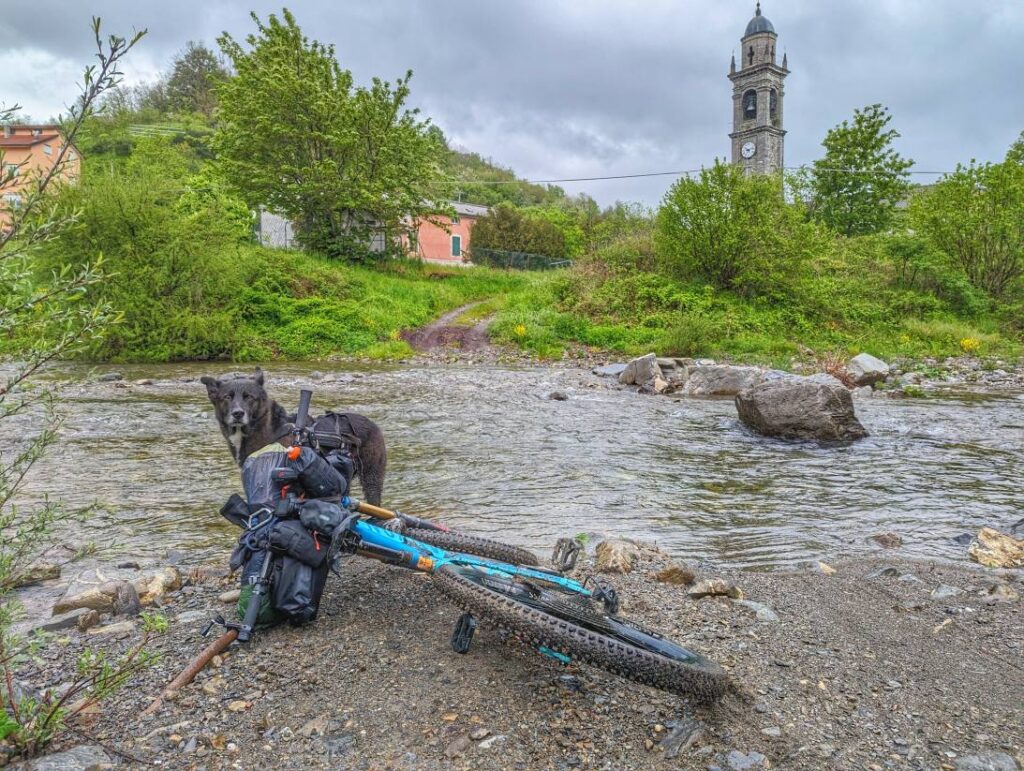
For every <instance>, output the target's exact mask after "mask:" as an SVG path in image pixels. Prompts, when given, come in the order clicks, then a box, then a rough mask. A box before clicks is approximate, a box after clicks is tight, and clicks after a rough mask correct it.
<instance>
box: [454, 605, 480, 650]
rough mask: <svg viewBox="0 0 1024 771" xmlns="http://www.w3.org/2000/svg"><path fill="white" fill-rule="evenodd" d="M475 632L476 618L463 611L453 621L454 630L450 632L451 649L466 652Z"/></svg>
mask: <svg viewBox="0 0 1024 771" xmlns="http://www.w3.org/2000/svg"><path fill="white" fill-rule="evenodd" d="M475 632H476V619H475V618H473V616H472V614H470V613H463V614H462V615H461V616H459V620H458V621H456V622H455V631H454V632H452V650H453V651H455V652H456V653H468V652H469V646H470V643H472V642H473V634H474V633H475Z"/></svg>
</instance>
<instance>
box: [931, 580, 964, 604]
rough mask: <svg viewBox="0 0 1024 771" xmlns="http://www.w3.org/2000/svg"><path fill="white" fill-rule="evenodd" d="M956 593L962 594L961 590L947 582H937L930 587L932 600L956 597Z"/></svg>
mask: <svg viewBox="0 0 1024 771" xmlns="http://www.w3.org/2000/svg"><path fill="white" fill-rule="evenodd" d="M958 594H963V590H962V589H958V588H957V587H955V586H949V585H948V584H939V585H938V586H936V587H935V588H934V589H932V593H931V598H932V599H933V600H948V599H949V598H950V597H956V596H957V595H958Z"/></svg>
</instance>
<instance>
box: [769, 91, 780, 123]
mask: <svg viewBox="0 0 1024 771" xmlns="http://www.w3.org/2000/svg"><path fill="white" fill-rule="evenodd" d="M768 117H769V118H771V119H772V122H773V123H774V122H775V121H776V120H778V118H779V92H778V91H776V90H775V89H774V88H773V89H772V90H771V91H769V92H768Z"/></svg>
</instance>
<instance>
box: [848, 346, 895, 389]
mask: <svg viewBox="0 0 1024 771" xmlns="http://www.w3.org/2000/svg"><path fill="white" fill-rule="evenodd" d="M846 371H847V372H848V373H849V375H850V377H852V378H853V382H855V383H856V384H857V385H859V386H864V385H871V384H872V383H877V382H878V381H880V380H885V379H886V378H887V377H889V365H888V364H886V363H885V362H884V361H882V360H881V359H876V358H875V357H874V356H872V355H871V354H870V353H858V354H857V355H856V356H854V357H853V358H852V359H850V360H849V361H848V362H847V363H846Z"/></svg>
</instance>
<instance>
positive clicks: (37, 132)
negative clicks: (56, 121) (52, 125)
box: [32, 129, 43, 137]
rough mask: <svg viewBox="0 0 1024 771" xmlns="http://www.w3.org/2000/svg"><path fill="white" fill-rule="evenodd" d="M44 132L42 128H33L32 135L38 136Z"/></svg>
mask: <svg viewBox="0 0 1024 771" xmlns="http://www.w3.org/2000/svg"><path fill="white" fill-rule="evenodd" d="M42 133H43V130H42V129H32V136H34V137H37V136H39V135H40V134H42Z"/></svg>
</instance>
